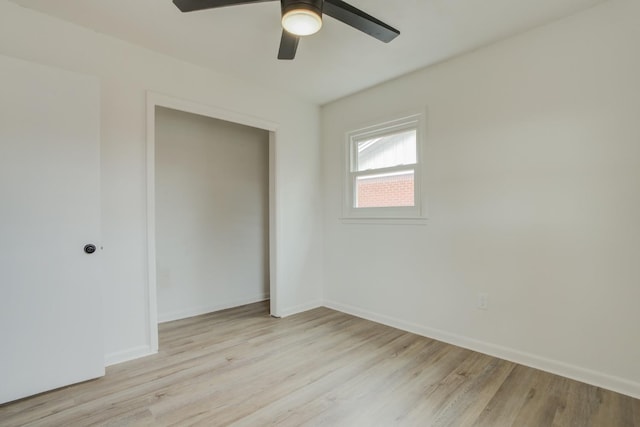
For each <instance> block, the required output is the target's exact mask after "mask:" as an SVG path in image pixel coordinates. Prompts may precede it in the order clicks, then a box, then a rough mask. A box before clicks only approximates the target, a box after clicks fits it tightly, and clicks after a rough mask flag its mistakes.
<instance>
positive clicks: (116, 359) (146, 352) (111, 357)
mask: <svg viewBox="0 0 640 427" xmlns="http://www.w3.org/2000/svg"><path fill="white" fill-rule="evenodd" d="M155 353H156V352H155V351H152V350H151V346H148V345H141V346H138V347H133V348H130V349H127V350H123V351H117V352H115V353H109V354H107V355H105V356H104V366H111V365H117V364H118V363H122V362H128V361H129V360H133V359H139V358H141V357H145V356H151V355H152V354H155Z"/></svg>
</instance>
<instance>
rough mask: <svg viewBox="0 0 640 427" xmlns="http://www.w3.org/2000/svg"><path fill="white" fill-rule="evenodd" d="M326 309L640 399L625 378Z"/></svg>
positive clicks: (638, 388)
mask: <svg viewBox="0 0 640 427" xmlns="http://www.w3.org/2000/svg"><path fill="white" fill-rule="evenodd" d="M323 305H324V306H325V307H327V308H331V309H333V310H337V311H341V312H343V313H347V314H351V315H353V316H356V317H360V318H363V319H367V320H371V321H373V322H376V323H381V324H383V325H387V326H391V327H394V328H397V329H401V330H404V331H407V332H411V333H414V334H417V335H422V336H424V337H427V338H432V339H435V340H438V341H442V342H446V343H448V344H453V345H456V346H459V347H463V348H466V349H469V350H473V351H477V352H479V353H484V354H487V355H489V356H494V357H497V358H500V359H504V360H508V361H510V362H514V363H518V364H520V365H524V366H529V367H531V368H535V369H540V370H542V371H546V372H550V373H552V374H556V375H560V376H563V377H566V378H570V379H573V380H576V381H580V382H584V383H587V384H591V385H594V386H597V387H601V388H605V389H607V390H611V391H615V392H617V393H622V394H625V395H627V396H631V397H633V398H636V399H640V383H637V382H634V381H629V380H627V379H624V378H620V377H616V376H612V375H608V374H604V373H602V372H597V371H593V370H590V369H585V368H581V367H578V366H574V365H571V364H569V363H565V362H561V361H558V360H552V359H547V358H545V357H541V356H538V355H535V354H531V353H527V352H523V351H519V350H515V349H512V348H508V347H503V346H500V345H496V344H492V343H487V342H484V341H479V340H476V339H473V338H468V337H464V336H460V335H456V334H452V333H449V332H446V331H442V330H439V329H433V328H428V327H425V326H422V325H418V324H416V323H412V322H406V321H404V320H401V319H397V318H394V317H391V316H385V315H381V314H378V313H374V312H371V311H368V310H363V309H361V308H358V307H354V306H350V305H347V304H341V303H338V302H335V301H326V300H325V301H324V304H323Z"/></svg>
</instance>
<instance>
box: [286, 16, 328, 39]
mask: <svg viewBox="0 0 640 427" xmlns="http://www.w3.org/2000/svg"><path fill="white" fill-rule="evenodd" d="M282 28H284V29H285V30H287V31H288V32H290V33H291V34H295V35H296V36H310V35H311V34H315V33H317V32H318V31H320V28H322V18H320V17H319V16H318V15H316V14H315V13H313V12H311V11H310V10H306V9H297V10H292V11H290V12H287V13H285V14H284V16H283V17H282Z"/></svg>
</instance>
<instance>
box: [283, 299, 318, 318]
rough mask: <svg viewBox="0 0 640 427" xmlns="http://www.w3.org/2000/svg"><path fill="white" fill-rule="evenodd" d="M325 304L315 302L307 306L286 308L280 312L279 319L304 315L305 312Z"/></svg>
mask: <svg viewBox="0 0 640 427" xmlns="http://www.w3.org/2000/svg"><path fill="white" fill-rule="evenodd" d="M323 305H324V304H323V303H322V301H321V300H317V301H313V302H310V303H307V304H300V305H296V306H294V307H289V308H285V309H283V310H280V312H279V313H278V317H288V316H293V315H294V314H298V313H304V312H305V311H309V310H313V309H314V308H318V307H322V306H323Z"/></svg>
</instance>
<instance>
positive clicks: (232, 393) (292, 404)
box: [0, 303, 640, 427]
mask: <svg viewBox="0 0 640 427" xmlns="http://www.w3.org/2000/svg"><path fill="white" fill-rule="evenodd" d="M0 386H1V385H0ZM21 425H32V426H65V427H66V426H90V425H105V426H169V425H175V426H190V425H200V426H226V425H235V426H268V425H275V426H301V425H305V426H306V425H309V426H355V427H361V426H362V427H366V426H395V425H401V426H456V427H458V426H492V427H496V426H518V427H521V426H576V427H587V426H605V427H614V426H640V400H636V399H633V398H630V397H626V396H623V395H620V394H617V393H613V392H610V391H606V390H603V389H600V388H598V387H593V386H589V385H586V384H582V383H579V382H576V381H572V380H568V379H565V378H562V377H559V376H555V375H551V374H548V373H545V372H541V371H538V370H535V369H531V368H526V367H523V366H520V365H517V364H515V363H511V362H506V361H504V360H500V359H496V358H494V357H490V356H486V355H483V354H480V353H476V352H473V351H469V350H465V349H462V348H459V347H455V346H452V345H448V344H444V343H441V342H438V341H434V340H431V339H427V338H424V337H420V336H417V335H414V334H410V333H407V332H403V331H400V330H397V329H393V328H390V327H386V326H382V325H379V324H376V323H373V322H370V321H366V320H362V319H359V318H356V317H353V316H349V315H346V314H343V313H339V312H336V311H333V310H329V309H326V308H319V309H315V310H311V311H309V312H306V313H302V314H298V315H295V316H292V317H289V318H285V319H280V320H278V319H273V318H270V317H269V314H268V306H267V304H265V303H259V304H251V305H248V306H244V307H239V308H234V309H230V310H225V311H221V312H217V313H212V314H208V315H204V316H199V317H194V318H191V319H185V320H180V321H176V322H171V323H165V324H162V325H160V352H159V353H158V354H157V355H154V356H150V357H147V358H143V359H138V360H135V361H132V362H127V363H122V364H120V365H116V366H112V367H109V368H107V375H106V376H105V377H104V378H102V379H98V380H95V381H89V382H86V383H83V384H78V385H74V386H70V387H66V388H63V389H60V390H56V391H53V392H49V393H44V394H41V395H38V396H35V397H31V398H28V399H24V400H21V401H18V402H14V403H10V404H6V405H3V406H0V426H3V427H5V426H21Z"/></svg>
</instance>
